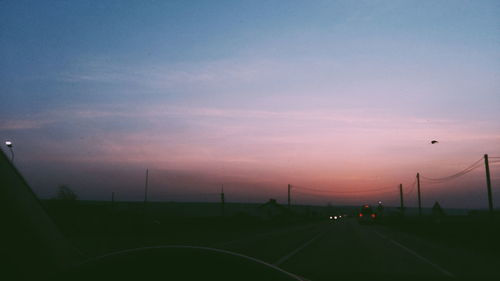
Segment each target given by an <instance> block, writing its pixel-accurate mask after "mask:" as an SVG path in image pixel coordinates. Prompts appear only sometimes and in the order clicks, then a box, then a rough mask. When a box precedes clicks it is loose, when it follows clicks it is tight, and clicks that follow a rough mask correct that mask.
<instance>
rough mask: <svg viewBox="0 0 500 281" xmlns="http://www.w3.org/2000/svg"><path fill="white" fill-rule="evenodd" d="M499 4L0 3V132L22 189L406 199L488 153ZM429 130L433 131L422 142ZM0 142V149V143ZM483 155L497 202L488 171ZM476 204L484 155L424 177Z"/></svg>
mask: <svg viewBox="0 0 500 281" xmlns="http://www.w3.org/2000/svg"><path fill="white" fill-rule="evenodd" d="M499 14H500V2H499V1H1V2H0V98H1V103H0V138H1V139H2V141H3V140H12V141H13V143H14V153H15V160H14V163H15V165H16V166H17V167H18V168H19V169H20V171H21V172H22V173H23V174H24V175H25V177H26V179H27V180H28V182H29V183H30V184H31V185H32V188H33V189H34V191H35V193H37V194H38V195H39V196H40V197H42V198H50V197H51V196H54V194H55V191H56V187H57V186H58V185H61V184H66V185H69V186H70V187H71V188H72V189H73V190H74V191H75V192H76V193H77V194H78V195H79V197H80V198H82V199H95V200H108V199H109V198H110V196H111V195H110V194H111V192H115V194H116V195H115V198H117V199H118V200H142V199H143V193H144V178H145V170H146V169H149V176H150V181H149V184H150V195H149V196H150V200H158V201H161V200H163V201H214V202H215V201H217V200H218V195H217V193H218V192H220V187H221V185H222V184H224V191H225V193H226V200H227V201H228V202H230V201H233V202H264V201H265V200H268V199H269V198H277V199H278V202H282V203H284V202H285V201H286V190H287V184H291V185H292V202H294V203H296V204H326V203H327V202H331V203H333V204H364V203H367V202H369V203H373V202H377V201H378V200H384V202H388V204H389V205H390V204H392V205H397V204H398V203H399V194H398V188H399V187H398V186H399V184H400V183H402V184H403V188H404V193H405V195H407V199H406V200H407V202H408V205H410V206H412V205H413V206H414V205H415V204H416V203H415V202H416V201H415V200H416V197H415V194H416V192H415V191H414V188H413V187H414V181H415V175H416V173H417V172H420V173H421V174H422V175H423V176H425V177H429V178H442V177H446V176H449V175H452V174H455V173H456V172H459V171H461V170H463V169H465V168H467V167H468V166H469V165H471V164H473V163H474V162H475V161H479V160H480V158H481V157H482V156H483V155H484V154H486V153H487V154H489V155H490V156H491V157H499V156H500V110H499V109H500V90H499V89H500V17H498V15H499ZM431 140H438V141H439V143H438V144H434V145H431V144H430V141H431ZM2 150H3V151H5V152H6V153H9V151H8V149H7V148H6V147H5V146H2ZM495 159H496V158H493V159H492V161H493V163H492V165H491V174H492V181H493V193H494V196H495V197H496V198H495V199H494V203H495V205H496V206H500V191H498V189H499V188H500V168H499V165H498V164H497V163H495V161H498V159H497V160H495ZM421 187H422V189H421V191H422V197H423V204H424V206H431V205H432V204H433V203H434V202H435V201H439V202H440V203H441V205H443V207H448V206H449V207H467V208H483V207H487V199H486V184H485V173H484V165H483V166H477V168H476V169H475V170H473V171H471V172H470V173H467V174H466V175H464V176H462V177H460V178H458V179H455V180H450V181H444V182H442V183H439V184H436V183H432V184H431V183H430V182H422V186H421Z"/></svg>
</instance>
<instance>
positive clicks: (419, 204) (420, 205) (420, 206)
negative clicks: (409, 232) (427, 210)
mask: <svg viewBox="0 0 500 281" xmlns="http://www.w3.org/2000/svg"><path fill="white" fill-rule="evenodd" d="M417 193H418V215H419V216H422V199H421V197H420V173H417Z"/></svg>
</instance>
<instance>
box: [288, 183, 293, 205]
mask: <svg viewBox="0 0 500 281" xmlns="http://www.w3.org/2000/svg"><path fill="white" fill-rule="evenodd" d="M291 187H292V186H291V185H290V184H288V209H290V188H291Z"/></svg>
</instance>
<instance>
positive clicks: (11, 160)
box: [5, 140, 14, 163]
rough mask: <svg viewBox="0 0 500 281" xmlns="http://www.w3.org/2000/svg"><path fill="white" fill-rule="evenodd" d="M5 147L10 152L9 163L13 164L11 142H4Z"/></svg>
mask: <svg viewBox="0 0 500 281" xmlns="http://www.w3.org/2000/svg"><path fill="white" fill-rule="evenodd" d="M5 145H6V146H7V147H8V148H9V150H10V162H12V163H14V150H12V142H11V141H10V140H7V141H5Z"/></svg>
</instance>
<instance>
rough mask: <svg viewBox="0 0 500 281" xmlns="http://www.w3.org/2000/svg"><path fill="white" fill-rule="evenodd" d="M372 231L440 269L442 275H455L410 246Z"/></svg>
mask: <svg viewBox="0 0 500 281" xmlns="http://www.w3.org/2000/svg"><path fill="white" fill-rule="evenodd" d="M373 231H374V232H375V233H376V234H377V235H378V236H380V237H381V238H383V239H387V240H389V242H391V243H392V244H394V245H396V246H398V247H400V248H401V249H403V250H405V251H406V252H408V253H410V254H412V255H413V256H415V257H417V258H418V259H420V260H421V261H424V262H426V263H427V264H429V265H431V266H432V267H434V268H435V269H437V270H438V271H440V272H441V273H443V274H444V275H446V276H449V277H455V275H453V274H452V273H451V272H449V271H448V270H446V269H444V268H442V267H441V266H439V265H437V264H435V263H433V262H431V261H430V260H428V259H426V258H424V257H422V256H421V255H419V254H418V253H416V252H415V251H413V250H412V249H410V248H408V247H406V246H404V245H402V244H400V243H399V242H397V241H394V240H393V239H391V238H389V237H387V236H385V235H383V234H381V233H379V232H378V231H376V230H373Z"/></svg>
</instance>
